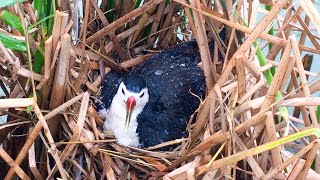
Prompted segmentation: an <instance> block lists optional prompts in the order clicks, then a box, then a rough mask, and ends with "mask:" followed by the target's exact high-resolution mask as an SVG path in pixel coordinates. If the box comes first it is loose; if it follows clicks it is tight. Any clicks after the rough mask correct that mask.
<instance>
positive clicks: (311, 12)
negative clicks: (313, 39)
mask: <svg viewBox="0 0 320 180" xmlns="http://www.w3.org/2000/svg"><path fill="white" fill-rule="evenodd" d="M298 1H299V4H300V6H301V7H302V9H303V10H304V12H305V13H306V14H307V15H308V17H309V18H310V20H311V22H312V23H313V25H314V26H315V28H316V29H317V31H318V32H319V33H320V19H319V17H320V13H319V12H318V10H317V8H316V7H315V6H314V4H313V3H312V2H311V0H304V1H303V0H298Z"/></svg>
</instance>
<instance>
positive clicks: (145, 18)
mask: <svg viewBox="0 0 320 180" xmlns="http://www.w3.org/2000/svg"><path fill="white" fill-rule="evenodd" d="M154 11H155V9H154V8H150V9H148V10H146V11H145V12H144V13H143V14H142V15H141V18H140V19H139V22H138V24H137V25H138V27H137V29H136V31H135V32H134V34H133V37H132V39H131V44H133V43H135V42H136V40H137V38H138V36H139V34H140V33H141V31H142V29H143V28H144V26H145V24H146V22H147V21H148V19H149V18H150V16H151V15H152V14H153V12H154ZM167 19H170V18H167Z"/></svg>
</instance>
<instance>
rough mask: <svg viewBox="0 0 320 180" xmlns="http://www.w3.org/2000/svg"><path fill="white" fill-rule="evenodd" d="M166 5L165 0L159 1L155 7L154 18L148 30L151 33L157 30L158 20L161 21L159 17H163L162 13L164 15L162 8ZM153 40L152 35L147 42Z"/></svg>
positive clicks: (150, 42)
mask: <svg viewBox="0 0 320 180" xmlns="http://www.w3.org/2000/svg"><path fill="white" fill-rule="evenodd" d="M165 7H166V3H165V2H161V3H160V4H159V5H158V7H157V8H156V9H157V12H156V14H155V18H154V20H153V22H152V26H151V30H150V34H153V33H155V32H156V31H157V30H158V27H159V25H160V21H161V18H163V15H164V9H165ZM154 41H155V38H154V37H150V38H149V39H148V43H149V44H152V43H153V42H154Z"/></svg>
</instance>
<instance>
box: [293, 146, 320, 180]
mask: <svg viewBox="0 0 320 180" xmlns="http://www.w3.org/2000/svg"><path fill="white" fill-rule="evenodd" d="M319 148H320V145H319V143H315V144H314V145H313V147H312V148H311V149H310V152H309V154H308V157H307V160H306V162H305V163H304V166H303V169H302V171H301V172H300V173H299V176H298V178H299V179H306V177H307V174H308V172H309V171H310V169H311V165H312V163H313V161H314V159H315V156H316V155H317V153H318V151H319Z"/></svg>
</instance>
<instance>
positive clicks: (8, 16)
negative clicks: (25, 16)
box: [0, 10, 23, 34]
mask: <svg viewBox="0 0 320 180" xmlns="http://www.w3.org/2000/svg"><path fill="white" fill-rule="evenodd" d="M0 18H1V19H2V20H3V22H5V23H6V24H7V25H9V26H10V27H11V28H13V29H16V30H18V31H19V32H20V33H21V34H23V28H22V25H21V21H20V18H19V17H18V16H16V15H14V14H12V13H10V12H9V11H7V10H4V11H2V12H1V14H0Z"/></svg>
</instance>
